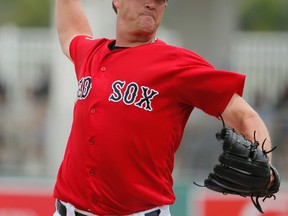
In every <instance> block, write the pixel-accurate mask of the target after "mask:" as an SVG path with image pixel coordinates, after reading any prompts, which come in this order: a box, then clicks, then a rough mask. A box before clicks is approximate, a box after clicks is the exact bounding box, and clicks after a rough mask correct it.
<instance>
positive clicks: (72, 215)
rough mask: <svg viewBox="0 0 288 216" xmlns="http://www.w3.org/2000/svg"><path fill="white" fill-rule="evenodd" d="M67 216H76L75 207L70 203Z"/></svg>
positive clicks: (67, 205)
mask: <svg viewBox="0 0 288 216" xmlns="http://www.w3.org/2000/svg"><path fill="white" fill-rule="evenodd" d="M65 206H66V209H67V216H75V207H74V206H73V205H71V204H70V203H66V205H65Z"/></svg>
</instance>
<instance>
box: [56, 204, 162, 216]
mask: <svg viewBox="0 0 288 216" xmlns="http://www.w3.org/2000/svg"><path fill="white" fill-rule="evenodd" d="M56 205H57V211H58V213H59V214H60V215H61V216H66V215H67V210H66V207H65V205H63V204H62V203H61V202H60V201H59V200H57V202H56ZM160 213H161V210H160V209H157V210H155V211H152V212H149V213H146V214H145V216H159V215H160ZM75 216H87V215H85V214H81V213H79V212H76V211H75Z"/></svg>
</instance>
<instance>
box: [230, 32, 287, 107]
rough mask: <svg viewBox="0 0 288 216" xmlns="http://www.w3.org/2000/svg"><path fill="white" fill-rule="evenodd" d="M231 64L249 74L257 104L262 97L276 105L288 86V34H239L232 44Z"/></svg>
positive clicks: (249, 89)
mask: <svg viewBox="0 0 288 216" xmlns="http://www.w3.org/2000/svg"><path fill="white" fill-rule="evenodd" d="M231 67H232V70H235V71H237V72H241V73H244V74H247V80H246V89H245V97H247V98H248V101H249V102H251V103H256V101H255V99H256V100H257V97H258V100H259V99H261V100H262V103H265V104H266V105H267V104H269V105H275V104H276V103H278V102H279V96H280V95H281V94H282V93H283V92H284V91H285V89H286V88H287V87H288V34H287V33H237V34H236V35H235V37H234V40H233V42H232V44H231ZM259 97H260V98H259Z"/></svg>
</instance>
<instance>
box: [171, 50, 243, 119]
mask: <svg viewBox="0 0 288 216" xmlns="http://www.w3.org/2000/svg"><path fill="white" fill-rule="evenodd" d="M185 52H187V53H185ZM185 52H184V55H183V56H182V55H181V57H178V58H177V59H178V61H177V66H176V67H177V70H178V75H177V87H176V95H177V96H178V97H179V99H180V101H181V102H182V103H185V104H188V105H191V106H193V107H197V108H198V109H200V110H202V111H204V112H205V113H207V114H209V115H212V116H215V117H218V113H222V112H223V111H224V110H225V108H226V106H227V105H228V103H229V101H230V99H231V98H232V96H233V95H234V94H235V93H237V94H239V95H240V96H242V95H243V90H244V83H245V75H243V74H239V73H236V72H230V71H225V70H217V69H215V68H214V67H213V66H212V65H211V64H209V63H208V62H207V61H206V60H205V59H203V58H202V57H200V56H198V55H197V54H195V53H188V51H185Z"/></svg>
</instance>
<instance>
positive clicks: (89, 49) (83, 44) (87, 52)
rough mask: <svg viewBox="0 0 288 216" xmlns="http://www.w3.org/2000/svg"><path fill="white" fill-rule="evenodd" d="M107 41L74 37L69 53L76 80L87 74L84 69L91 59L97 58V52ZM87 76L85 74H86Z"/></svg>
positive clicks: (81, 36)
mask: <svg viewBox="0 0 288 216" xmlns="http://www.w3.org/2000/svg"><path fill="white" fill-rule="evenodd" d="M107 41H108V40H107V39H105V38H100V39H93V38H91V37H88V36H86V35H78V36H76V37H74V38H73V39H72V41H71V43H70V47H69V52H70V56H71V59H72V61H73V63H74V67H75V72H76V76H77V79H79V77H81V76H83V73H87V71H86V68H87V65H88V61H91V57H92V56H94V57H96V58H97V56H99V55H97V52H99V50H100V49H101V47H102V45H104V44H105V43H106V42H107ZM86 75H87V74H86Z"/></svg>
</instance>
